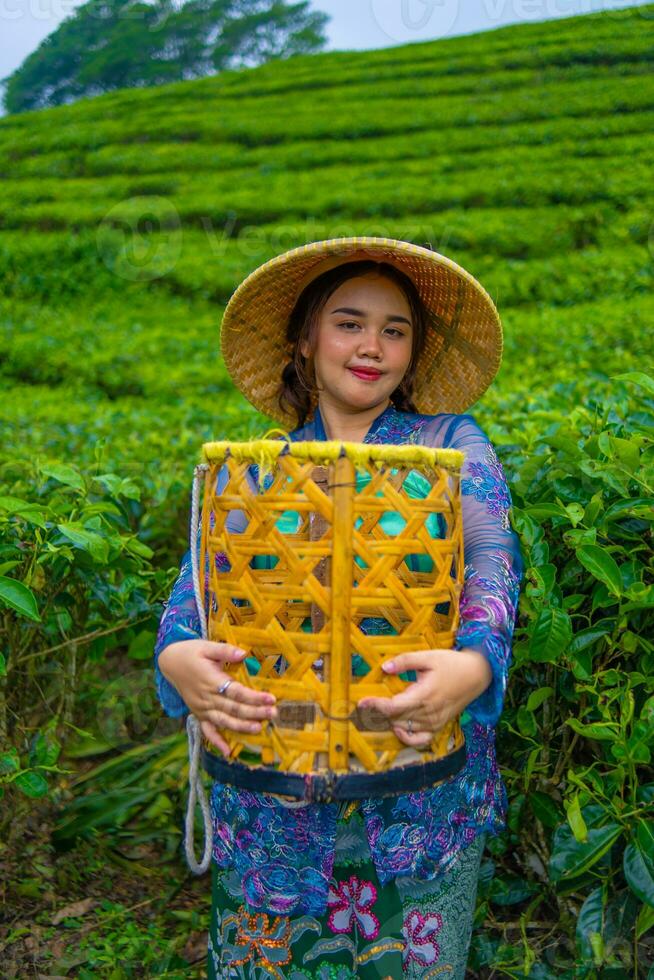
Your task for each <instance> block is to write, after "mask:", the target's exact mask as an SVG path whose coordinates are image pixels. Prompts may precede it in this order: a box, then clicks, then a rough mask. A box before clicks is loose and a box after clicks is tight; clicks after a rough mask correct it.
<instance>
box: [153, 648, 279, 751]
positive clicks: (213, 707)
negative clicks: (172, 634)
mask: <svg viewBox="0 0 654 980" xmlns="http://www.w3.org/2000/svg"><path fill="white" fill-rule="evenodd" d="M246 656H247V654H246V652H245V650H241V649H239V647H235V646H234V645H233V644H231V643H215V642H213V641H212V640H180V641H179V642H178V643H169V644H168V646H167V647H164V649H163V650H162V651H161V653H160V654H159V659H158V663H159V669H160V670H161V673H162V674H163V675H164V677H165V678H166V680H168V681H170V683H171V684H173V685H174V687H176V688H177V690H178V691H179V693H180V695H181V696H182V698H183V699H184V701H185V702H186V704H187V705H188V707H189V709H190V710H191V712H192V713H193V714H194V715H195V717H196V718H197V719H198V720H199V721H200V728H201V729H202V733H203V735H204V736H205V738H206V739H207V740H208V741H209V742H211V743H212V744H213V745H216V746H217V747H218V748H219V749H220V751H221V752H222V753H223V755H225V756H228V755H229V754H230V751H231V749H230V747H229V745H228V744H227V742H226V741H225V739H224V738H222V736H221V735H220V732H219V731H218V729H219V728H229V729H231V730H232V731H234V732H259V731H261V722H260V720H259V719H268V718H276V717H277V708H275V707H274V704H275V701H276V698H275V696H274V694H270V693H268V692H267V691H255V690H254V688H251V687H246V686H245V684H241V683H240V682H239V681H236V680H233V679H232V683H231V684H230V685H229V688H228V689H227V691H226V692H225V694H218V688H219V687H220V686H221V685H222V684H224V683H225V681H226V680H228V679H230V678H231V676H232V675H231V674H228V673H226V672H225V671H224V670H223V667H222V665H223V664H228V663H240V662H241V661H242V660H243V658H244V657H246Z"/></svg>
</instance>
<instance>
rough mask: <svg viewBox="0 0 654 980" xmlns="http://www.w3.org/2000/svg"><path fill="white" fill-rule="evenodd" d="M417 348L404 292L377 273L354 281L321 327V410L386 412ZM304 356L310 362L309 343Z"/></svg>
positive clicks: (339, 292)
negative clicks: (414, 343)
mask: <svg viewBox="0 0 654 980" xmlns="http://www.w3.org/2000/svg"><path fill="white" fill-rule="evenodd" d="M412 344H413V325H412V318H411V309H410V306H409V302H408V300H407V298H406V296H405V295H404V293H403V292H402V290H401V289H400V288H399V286H397V285H396V284H395V283H394V282H392V281H391V280H390V279H387V278H385V277H384V276H380V275H378V274H376V273H368V274H366V275H364V276H357V277H356V278H354V279H348V281H347V282H344V283H343V284H342V285H341V286H339V287H338V289H336V290H335V291H334V292H333V293H332V294H331V296H330V297H329V299H328V300H327V302H326V303H325V306H324V308H323V310H322V312H321V314H320V319H319V323H318V330H317V342H316V350H315V352H314V370H315V375H316V381H317V383H318V387H319V389H322V390H321V391H320V404H321V408H322V406H323V405H327V406H329V407H330V408H331V409H332V410H335V411H338V412H343V413H345V414H352V413H356V412H361V411H366V410H370V409H374V408H376V407H379V408H380V409H382V410H383V409H384V408H385V407H386V406H387V405H388V404H389V402H390V395H391V393H392V392H393V391H394V390H395V389H396V388H397V386H398V385H399V384H400V382H401V381H402V378H403V377H404V375H405V373H406V371H407V368H408V367H409V363H410V361H411V351H412ZM300 350H301V353H302V354H303V355H304V356H305V357H308V356H309V347H308V344H307V343H306V341H304V342H302V344H301V345H300ZM356 369H367V372H366V373H361V374H357V373H355V371H356Z"/></svg>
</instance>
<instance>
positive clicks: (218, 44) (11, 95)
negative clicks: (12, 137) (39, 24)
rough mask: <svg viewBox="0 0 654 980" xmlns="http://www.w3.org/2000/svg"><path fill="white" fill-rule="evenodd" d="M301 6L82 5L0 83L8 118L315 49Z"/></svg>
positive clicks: (243, 0) (317, 17)
mask: <svg viewBox="0 0 654 980" xmlns="http://www.w3.org/2000/svg"><path fill="white" fill-rule="evenodd" d="M308 8H309V2H308V0H304V2H301V3H287V2H286V0H188V2H186V3H182V5H181V6H175V4H174V2H173V0H153V2H152V3H145V2H143V0H89V2H88V3H86V4H84V5H83V6H82V7H79V8H78V9H77V10H76V11H75V13H74V14H73V15H72V16H70V17H67V18H66V20H64V21H63V22H62V23H61V24H60V25H59V27H58V28H57V30H55V31H53V33H52V34H50V35H49V36H48V37H47V38H46V39H45V40H44V41H43V42H42V44H41V45H40V46H39V47H38V48H37V50H36V51H34V52H33V53H32V54H30V55H28V57H27V58H26V59H25V61H23V63H22V64H21V65H20V66H19V67H18V68H17V69H16V70H15V71H14V72H13V73H12V74H11V75H9V76H7V77H6V78H4V79H2V80H1V81H2V82H4V83H5V84H6V88H5V93H4V105H5V109H6V110H7V111H8V112H23V111H25V110H27V109H42V108H47V107H48V106H55V105H62V104H64V103H69V102H74V101H75V100H76V99H80V98H83V97H85V96H94V95H101V94H102V93H104V92H110V91H113V90H114V89H119V88H129V87H145V86H151V85H164V84H166V83H168V82H177V81H184V80H187V79H191V78H202V77H204V76H206V75H214V74H216V73H217V72H220V71H224V70H225V69H227V68H242V67H254V66H256V65H259V64H263V63H264V62H266V61H271V60H273V59H278V58H290V57H292V56H293V55H296V54H308V53H311V52H314V51H318V50H321V49H322V48H323V47H324V45H325V42H326V37H325V35H324V33H323V29H324V27H325V25H326V23H327V22H328V21H329V19H330V18H329V17H328V15H327V14H324V13H320V12H316V11H311V10H309V9H308Z"/></svg>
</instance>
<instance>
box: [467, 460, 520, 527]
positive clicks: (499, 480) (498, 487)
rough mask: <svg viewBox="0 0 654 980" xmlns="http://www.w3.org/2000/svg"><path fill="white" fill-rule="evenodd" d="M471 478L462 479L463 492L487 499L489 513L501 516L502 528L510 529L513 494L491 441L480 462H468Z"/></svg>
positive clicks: (481, 499) (478, 498)
mask: <svg viewBox="0 0 654 980" xmlns="http://www.w3.org/2000/svg"><path fill="white" fill-rule="evenodd" d="M466 466H467V468H468V470H469V472H470V474H471V477H470V479H468V480H462V481H461V492H462V493H469V494H473V495H474V498H475V500H479V501H480V502H481V501H484V500H485V501H486V507H487V508H488V513H489V514H492V515H493V516H494V517H499V518H500V521H501V524H502V528H503V529H504V530H505V531H508V530H509V528H510V526H511V525H510V524H509V510H510V508H511V495H510V493H509V488H508V486H507V483H506V479H505V476H504V470H503V469H502V464H501V463H500V461H499V459H498V457H497V453H496V452H495V450H494V448H493V446H492V445H491V444H490V443H487V444H486V450H485V458H484V460H482V461H479V462H476V463H475V462H472V463H466Z"/></svg>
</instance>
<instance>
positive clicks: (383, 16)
mask: <svg viewBox="0 0 654 980" xmlns="http://www.w3.org/2000/svg"><path fill="white" fill-rule="evenodd" d="M83 2H85V0H0V78H4V77H5V76H7V75H9V74H10V73H11V72H12V71H14V69H15V68H17V67H18V66H19V65H20V63H21V62H22V61H23V59H24V58H25V57H26V56H27V55H28V54H30V52H32V51H34V50H35V49H36V48H37V47H38V46H39V44H40V42H41V41H42V40H43V39H44V38H45V37H47V35H48V34H50V33H51V32H52V31H54V30H55V28H56V27H57V25H58V24H60V23H61V21H62V20H65V18H66V17H69V16H70V15H71V14H72V13H73V11H74V10H75V8H76V7H79V6H80V5H81V3H83ZM178 2H179V0H178ZM645 2H647V0H642V2H640V3H639V2H637V0H636V2H635V0H622V2H621V0H480V2H476V3H471V2H470V0H312V3H311V7H312V8H313V9H314V10H322V11H324V13H326V14H329V15H330V16H331V18H332V19H331V21H330V23H329V24H328V26H327V35H328V43H327V49H328V50H330V51H335V50H339V51H342V50H347V49H365V48H386V47H391V46H393V45H397V44H407V43H410V42H412V41H429V40H434V39H436V38H443V37H453V36H455V35H459V34H471V33H476V32H477V31H486V30H492V29H493V28H495V27H501V26H503V25H504V24H517V23H526V22H534V21H542V20H551V19H554V18H558V17H572V16H574V15H576V14H587V13H591V12H593V11H600V10H621V9H624V8H625V7H636V6H643V4H644V3H645ZM0 113H1V110H0Z"/></svg>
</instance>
